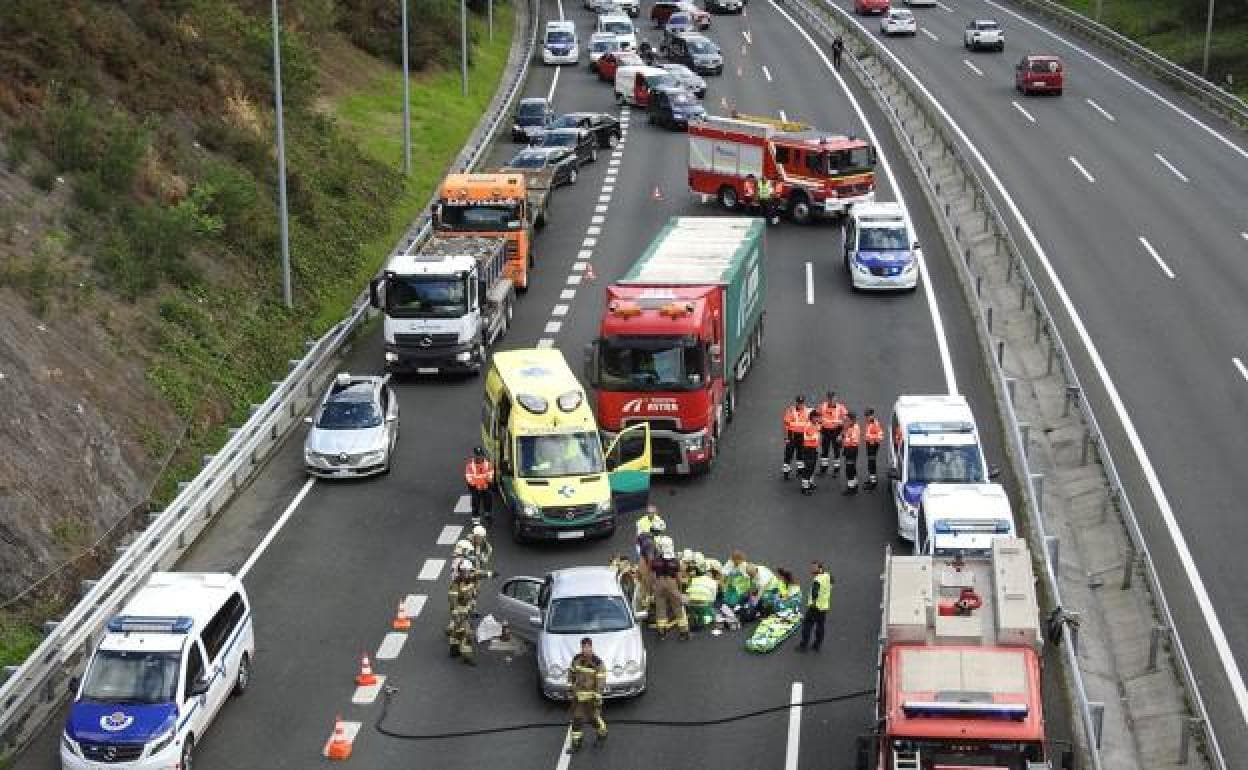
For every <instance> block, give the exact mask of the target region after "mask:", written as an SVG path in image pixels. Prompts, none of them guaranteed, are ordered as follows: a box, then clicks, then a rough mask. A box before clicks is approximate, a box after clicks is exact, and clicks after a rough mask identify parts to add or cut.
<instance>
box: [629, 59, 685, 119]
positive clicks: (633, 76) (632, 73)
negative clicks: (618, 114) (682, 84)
mask: <svg viewBox="0 0 1248 770" xmlns="http://www.w3.org/2000/svg"><path fill="white" fill-rule="evenodd" d="M675 85H676V78H675V77H673V76H672V74H671V73H670V72H668V71H667V70H665V69H661V68H659V67H646V66H641V67H621V68H620V69H619V71H618V72H616V73H615V100H616V102H617V103H619V104H627V105H630V106H633V107H641V108H642V109H646V108H647V107H649V106H650V92H651V91H652V90H654V89H656V88H661V87H664V86H675Z"/></svg>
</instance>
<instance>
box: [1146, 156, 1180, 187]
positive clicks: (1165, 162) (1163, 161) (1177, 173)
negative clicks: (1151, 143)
mask: <svg viewBox="0 0 1248 770" xmlns="http://www.w3.org/2000/svg"><path fill="white" fill-rule="evenodd" d="M1153 157H1154V158H1156V159H1157V160H1158V161H1159V162H1160V163H1161V165H1163V166H1165V167H1166V168H1168V169H1170V173H1171V174H1174V175H1175V176H1177V177H1178V178H1179V179H1180V180H1181V181H1184V182H1186V181H1187V177H1185V176H1183V172H1182V171H1179V170H1178V169H1177V168H1175V167H1174V164H1173V163H1171V162H1170V161H1168V160H1166V158H1165V156H1163V155H1162V154H1161V153H1159V152H1155V153H1153Z"/></svg>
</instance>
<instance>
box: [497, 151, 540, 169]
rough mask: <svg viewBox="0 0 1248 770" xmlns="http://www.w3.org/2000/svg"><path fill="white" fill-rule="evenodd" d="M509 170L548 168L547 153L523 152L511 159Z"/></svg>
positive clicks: (508, 165)
mask: <svg viewBox="0 0 1248 770" xmlns="http://www.w3.org/2000/svg"><path fill="white" fill-rule="evenodd" d="M507 168H533V169H543V168H546V153H543V152H522V153H520V154H519V155H517V156H516V157H514V158H512V159H511V162H510V163H508V164H507Z"/></svg>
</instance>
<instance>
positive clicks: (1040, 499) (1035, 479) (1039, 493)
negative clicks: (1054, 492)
mask: <svg viewBox="0 0 1248 770" xmlns="http://www.w3.org/2000/svg"><path fill="white" fill-rule="evenodd" d="M1031 484H1032V486H1034V487H1035V488H1036V511H1037V512H1038V513H1039V514H1040V515H1041V516H1043V515H1044V474H1043V473H1033V474H1031Z"/></svg>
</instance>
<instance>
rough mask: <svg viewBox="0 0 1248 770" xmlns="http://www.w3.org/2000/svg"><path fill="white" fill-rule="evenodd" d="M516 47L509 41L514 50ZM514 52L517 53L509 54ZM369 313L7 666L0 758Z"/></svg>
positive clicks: (514, 85) (357, 316)
mask: <svg viewBox="0 0 1248 770" xmlns="http://www.w3.org/2000/svg"><path fill="white" fill-rule="evenodd" d="M528 7H529V11H528V16H529V17H530V19H529V21H530V27H531V29H530V32H529V35H528V37H527V39H525V40H524V52H523V55H522V56H521V58H520V59H519V62H518V67H516V68H515V69H513V70H512V71H511V73H510V79H509V81H508V82H507V84H506V86H505V87H504V88H501V89H499V91H498V92H496V94H495V97H494V100H493V102H492V104H491V108H490V110H489V111H487V113H486V114H485V115H483V116H482V118H481V121H480V122H479V123H478V126H477V128H476V130H474V132H473V137H472V138H471V139H470V141H469V144H468V145H467V146H466V147H465V148H464V150H463V151H462V152H461V153H460V155H459V156H458V158H457V159H456V163H455V164H453V166H452V167H462V168H463V169H464V170H468V169H471V168H473V167H475V166H476V164H478V163H479V162H480V161H481V159H482V157H483V156H484V154H485V153H486V151H487V150H488V149H489V147H490V145H491V144H492V143H493V141H494V138H495V135H496V133H497V131H498V128H499V126H501V125H504V122H505V120H506V119H507V118H508V116H510V114H511V108H512V104H513V103H514V101H515V99H516V97H517V95H518V94H519V93H520V91H521V89H522V88H523V86H524V82H525V79H526V77H527V75H528V68H529V63H530V62H531V61H532V60H533V55H534V52H535V50H536V45H537V32H538V22H539V19H540V15H539V12H538V10H539V6H538V3H537V0H530V2H529V4H528ZM514 51H515V45H514V44H513V52H514ZM513 56H514V53H513ZM429 231H430V227H429V217H428V214H427V213H426V214H424V215H422V217H421V218H420V219H419V220H417V222H416V223H415V224H414V225H413V226H412V227H411V228H409V229H408V231H407V233H405V234H404V236H403V238H402V239H400V241H399V245H398V246H397V247H396V248H395V250H394V252H392V254H391V256H393V255H394V254H396V253H399V252H404V253H406V252H408V251H410V250H411V249H412V248H414V247H416V246H418V245H419V244H420V243H421V242H423V240H424V239H426V238H427V237H428V235H429ZM367 313H368V292H367V291H363V292H361V293H360V295H359V296H358V297H357V298H356V299H355V301H354V303H353V304H352V307H351V311H350V312H349V313H348V315H347V317H346V318H344V319H343V320H341V321H339V322H338V323H337V324H335V325H334V327H333V328H331V329H330V330H329V331H328V332H326V333H325V334H324V335H323V336H322V337H321V338H320V339H319V340H317V341H315V342H313V343H310V344H309V349H308V352H307V354H306V355H305V356H304V357H303V358H302V359H299V360H297V361H294V360H292V361H291V371H290V373H289V374H288V375H287V376H286V378H285V379H284V380H282V381H281V382H277V383H274V389H273V392H272V393H271V394H269V397H268V398H267V399H265V401H264V403H263V404H260V405H255V406H253V407H252V414H251V416H250V418H248V420H247V422H246V423H245V424H244V425H243V426H242V427H241V428H238V429H237V430H236V431H233V432H232V433H233V435H231V436H230V438H229V440H228V441H227V442H226V443H225V445H224V446H223V447H221V449H220V451H218V452H217V453H216V454H215V455H211V456H206V457H205V458H204V459H205V464H204V468H203V470H201V471H200V473H199V474H198V475H197V476H196V477H195V478H194V479H192V480H191V481H190V482H183V483H182V484H181V485H180V489H179V491H178V495H177V497H175V498H174V500H173V501H172V502H171V503H170V504H169V506H168V507H167V508H165V509H164V510H163V511H159V512H155V513H153V514H151V516H150V523H149V525H148V527H147V528H146V529H145V530H143V531H142V532H141V533H139V534H138V536H137V538H135V539H134V540H133V542H131V543H130V544H129V545H128V546H125V547H124V549H118V550H119V551H120V553H119V555H118V558H117V560H116V561H115V562H114V563H113V564H112V566H111V567H109V569H108V570H107V571H106V572H105V573H104V575H103V576H101V577H100V578H99V579H98V580H95V581H89V582H88V583H87V585H89V586H90V587H89V589H88V590H87V591H86V594H85V595H84V596H83V598H82V599H81V600H80V601H79V602H78V604H76V605H75V606H74V607H73V608H72V609H71V610H70V611H69V613H68V614H67V615H66V616H65V617H64V618H63V619H62V620H60V621H58V622H56V623H55V624H54V625H53V624H49V627H50V628H49V631H48V634H47V636H46V637H45V638H44V640H43V642H42V643H41V644H40V645H39V647H38V648H37V649H36V650H35V651H34V652H33V653H31V655H30V656H29V657H28V658H27V659H26V661H25V662H24V663H23V664H22V665H21V666H18V667H16V668H15V669H10V670H8V671H7V672H6V673H7V674H8V676H7V678H6V679H5V681H4V683H3V684H2V685H0V757H2V756H4V754H5V753H6V752H8V751H10V750H13V749H15V748H17V747H18V746H20V745H21V744H22V743H24V741H25V740H26V739H27V738H28V737H29V736H30V734H31V733H32V732H33V731H34V730H36V729H38V728H39V727H40V726H41V725H42V723H43V722H44V721H45V720H46V719H47V717H48V716H49V715H50V714H51V713H52V712H53V710H54V709H55V708H56V705H57V704H58V703H59V702H60V700H61V699H62V697H63V696H64V695H65V694H66V683H67V681H68V680H69V678H70V676H71V675H72V674H73V672H74V671H75V670H77V668H78V667H79V666H81V665H82V664H84V663H85V660H86V658H87V656H88V655H89V654H90V652H91V650H92V649H94V646H95V644H96V643H97V642H98V639H99V638H100V636H101V632H102V631H103V629H104V627H105V624H106V623H107V622H108V619H109V618H110V617H112V616H113V615H114V614H116V613H117V612H118V611H119V610H120V608H121V606H122V605H123V604H124V603H125V601H126V599H127V598H128V597H129V596H130V594H131V593H132V592H133V591H134V590H135V589H136V588H138V587H139V586H140V585H141V584H142V583H143V581H145V580H146V579H147V576H148V575H149V574H150V573H151V572H152V571H154V570H159V569H168V568H170V567H172V566H173V565H174V563H175V562H176V561H177V559H178V557H179V556H181V554H182V553H184V552H185V550H186V549H187V548H188V547H189V546H190V545H191V544H192V543H193V542H194V540H195V538H196V537H197V536H198V535H199V534H200V532H202V531H203V530H204V529H205V528H206V527H207V526H208V524H209V523H210V522H211V521H212V519H213V518H214V517H215V516H216V514H217V513H219V512H220V511H221V510H223V509H224V508H225V507H226V505H227V504H228V503H229V502H230V500H231V499H233V497H234V495H235V494H236V493H237V492H238V491H239V490H240V489H242V488H243V487H244V486H245V485H246V484H247V483H248V481H249V480H250V478H251V475H252V474H253V473H254V472H255V471H256V470H257V469H258V468H259V467H260V466H261V465H262V464H263V462H264V460H265V458H266V457H267V456H268V454H269V452H271V451H272V450H273V449H274V448H275V447H276V446H277V445H278V444H280V443H281V440H282V438H283V437H284V435H285V433H286V432H287V430H289V429H290V428H291V427H292V426H294V425H296V424H298V423H299V416H300V415H301V414H302V413H303V411H304V410H305V409H306V408H307V407H308V406H309V405H310V404H311V403H312V402H313V401H314V400H315V399H316V398H317V397H318V396H319V395H320V392H321V389H322V388H323V387H324V383H325V382H326V381H327V380H328V378H329V377H330V376H332V374H333V372H334V371H335V365H336V363H337V356H338V353H339V351H340V350H341V348H342V346H343V344H344V343H345V342H346V341H347V340H349V339H350V338H351V337H352V335H353V334H354V333H355V331H356V330H357V329H358V328H359V326H360V324H361V322H362V321H363V320H364V318H365V317H366V315H367Z"/></svg>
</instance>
